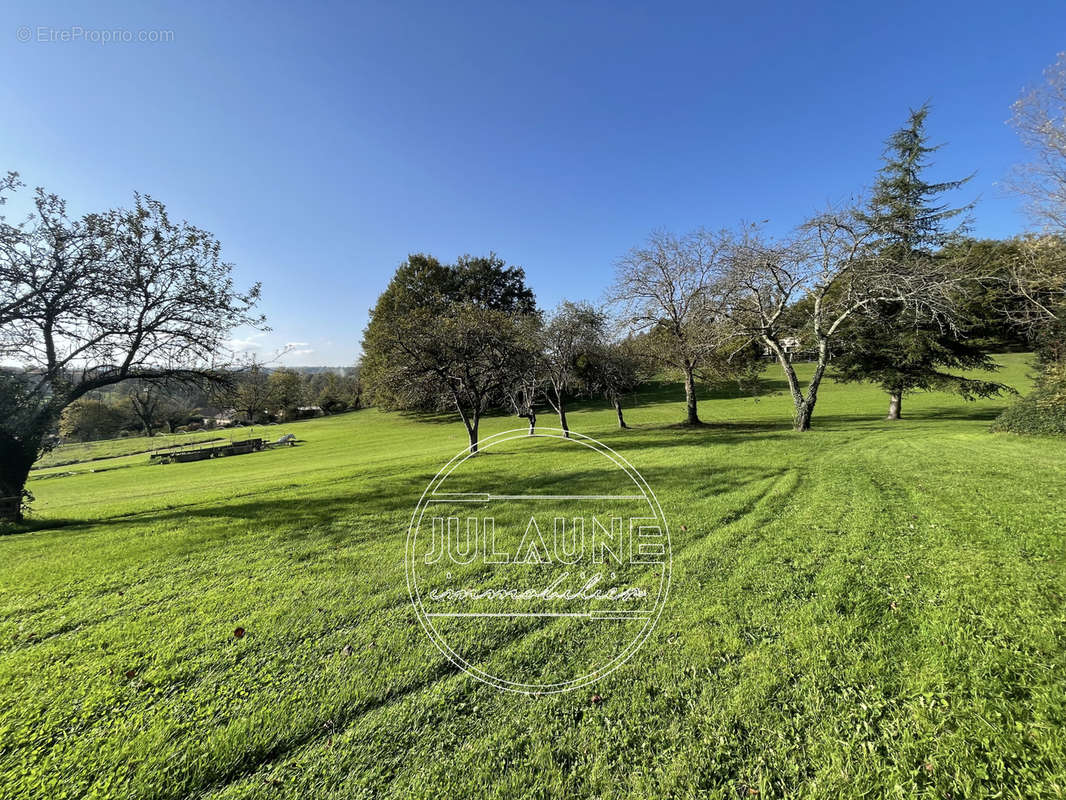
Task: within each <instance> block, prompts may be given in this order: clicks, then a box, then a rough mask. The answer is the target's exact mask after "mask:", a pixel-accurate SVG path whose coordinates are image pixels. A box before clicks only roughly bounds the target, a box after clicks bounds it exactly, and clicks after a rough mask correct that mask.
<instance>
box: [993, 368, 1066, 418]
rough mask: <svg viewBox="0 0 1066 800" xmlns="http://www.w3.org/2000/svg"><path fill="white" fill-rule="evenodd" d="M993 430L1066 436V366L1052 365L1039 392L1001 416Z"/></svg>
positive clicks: (1016, 404) (1028, 396) (1027, 396)
mask: <svg viewBox="0 0 1066 800" xmlns="http://www.w3.org/2000/svg"><path fill="white" fill-rule="evenodd" d="M992 430H994V431H1004V432H1008V433H1029V434H1057V435H1060V436H1066V362H1062V361H1059V362H1055V363H1052V364H1050V365H1049V366H1048V367H1047V368H1046V369H1045V370H1044V374H1043V375H1041V376H1040V380H1039V381H1037V385H1036V388H1035V389H1033V391H1032V392H1031V393H1030V394H1028V395H1026V396H1025V397H1023V398H1022V399H1021V400H1019V401H1018V402H1017V403H1015V404H1014V405H1012V406H1011V407H1010V408H1008V409H1007V410H1006V411H1004V412H1003V413H1002V414H1000V415H999V416H998V417H997V418H996V421H995V422H993V423H992Z"/></svg>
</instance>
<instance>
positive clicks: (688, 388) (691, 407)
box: [685, 367, 700, 425]
mask: <svg viewBox="0 0 1066 800" xmlns="http://www.w3.org/2000/svg"><path fill="white" fill-rule="evenodd" d="M685 410H686V419H685V424H686V425H699V424H700V418H699V414H697V413H696V378H695V376H694V375H693V370H692V368H691V367H686V368H685Z"/></svg>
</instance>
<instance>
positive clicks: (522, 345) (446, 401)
mask: <svg viewBox="0 0 1066 800" xmlns="http://www.w3.org/2000/svg"><path fill="white" fill-rule="evenodd" d="M538 323H539V317H538V315H537V309H536V301H535V298H534V296H533V292H532V291H531V290H530V289H529V288H528V287H527V286H526V284H525V272H524V271H523V270H522V269H521V268H519V267H508V266H507V265H506V264H505V262H504V261H503V260H502V259H500V258H498V257H497V256H495V255H489V256H487V257H471V256H464V257H462V258H460V259H459V260H458V261H457V262H456V263H455V264H451V265H448V264H442V263H441V262H440V261H438V260H437V259H435V258H433V257H432V256H429V255H423V254H416V255H412V256H410V257H409V258H408V259H407V261H406V262H404V263H403V264H401V265H400V267H399V269H397V270H396V274H395V275H394V276H393V278H392V280H391V281H390V282H389V285H388V287H387V288H386V289H385V291H384V292H383V293H382V295H381V297H379V298H378V302H377V304H376V305H375V306H374V308H373V309H372V310H371V312H370V323H369V325H367V328H366V330H365V332H364V334H363V361H362V372H361V373H360V374H361V378H362V381H363V384H364V386H365V388H366V391H367V393H368V395H369V396H370V398H371V399H372V402H373V403H374V404H375V405H377V406H379V407H381V408H383V409H386V410H404V411H434V410H454V411H456V412H458V414H459V416H460V417H461V419H462V421H463V424H464V425H465V426H466V430H467V435H468V437H469V441H470V450H471V452H477V441H478V425H479V422H480V420H481V417H482V415H483V414H484V413H485V412H486V411H488V410H489V409H490V408H493V407H495V406H497V405H499V404H501V403H502V402H503V401H504V400H505V399H506V397H507V394H508V389H509V387H510V384H511V383H512V382H513V381H514V380H515V376H516V375H519V374H522V373H524V371H525V369H526V366H527V362H528V361H529V359H530V358H532V357H533V354H534V352H535V343H536V342H537V338H538V337H537V335H536V331H537V327H538Z"/></svg>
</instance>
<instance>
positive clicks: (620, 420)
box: [614, 397, 629, 428]
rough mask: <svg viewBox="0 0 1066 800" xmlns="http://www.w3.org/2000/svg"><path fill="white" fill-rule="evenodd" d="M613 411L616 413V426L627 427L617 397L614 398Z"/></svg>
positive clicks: (620, 403)
mask: <svg viewBox="0 0 1066 800" xmlns="http://www.w3.org/2000/svg"><path fill="white" fill-rule="evenodd" d="M614 413H616V414H617V415H618V427H619V428H628V427H629V426H628V425H626V420H625V417H623V416H622V401H621V400H619V399H618V398H617V397H616V398H615V399H614Z"/></svg>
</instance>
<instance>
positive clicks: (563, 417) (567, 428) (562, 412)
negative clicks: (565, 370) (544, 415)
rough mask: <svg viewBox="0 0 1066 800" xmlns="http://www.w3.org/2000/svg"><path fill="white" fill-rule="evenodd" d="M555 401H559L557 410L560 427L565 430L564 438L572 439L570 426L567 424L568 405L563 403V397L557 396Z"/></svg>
mask: <svg viewBox="0 0 1066 800" xmlns="http://www.w3.org/2000/svg"><path fill="white" fill-rule="evenodd" d="M555 399H556V400H558V401H559V405H558V406H557V408H558V409H559V427H560V428H562V429H563V436H565V437H566V438H567V439H569V438H570V426H569V425H567V423H566V405H565V404H564V403H563V396H562V395H561V394H556V395H555Z"/></svg>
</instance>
